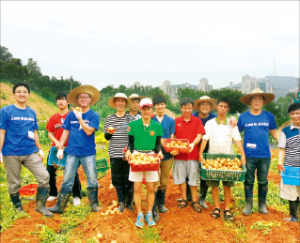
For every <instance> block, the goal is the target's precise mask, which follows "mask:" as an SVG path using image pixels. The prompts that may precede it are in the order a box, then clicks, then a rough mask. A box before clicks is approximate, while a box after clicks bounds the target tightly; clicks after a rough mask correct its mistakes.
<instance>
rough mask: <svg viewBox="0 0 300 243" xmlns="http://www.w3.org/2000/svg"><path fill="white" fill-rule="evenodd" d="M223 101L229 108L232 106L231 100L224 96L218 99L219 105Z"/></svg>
mask: <svg viewBox="0 0 300 243" xmlns="http://www.w3.org/2000/svg"><path fill="white" fill-rule="evenodd" d="M221 102H224V103H226V104H227V105H228V106H229V108H230V102H229V100H228V99H227V98H224V97H222V98H220V99H218V101H217V105H218V104H219V103H221Z"/></svg>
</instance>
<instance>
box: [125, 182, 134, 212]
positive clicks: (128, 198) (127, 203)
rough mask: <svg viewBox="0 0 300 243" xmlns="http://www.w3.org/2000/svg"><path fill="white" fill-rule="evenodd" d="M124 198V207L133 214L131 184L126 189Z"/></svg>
mask: <svg viewBox="0 0 300 243" xmlns="http://www.w3.org/2000/svg"><path fill="white" fill-rule="evenodd" d="M125 192H126V195H125V196H126V198H125V207H126V208H128V209H129V210H130V211H131V212H134V209H133V183H132V185H129V187H128V188H126V190H125Z"/></svg>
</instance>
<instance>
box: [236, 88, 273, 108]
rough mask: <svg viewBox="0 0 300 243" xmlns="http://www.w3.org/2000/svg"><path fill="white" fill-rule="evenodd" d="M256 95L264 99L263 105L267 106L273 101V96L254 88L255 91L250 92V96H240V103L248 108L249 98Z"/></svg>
mask: <svg viewBox="0 0 300 243" xmlns="http://www.w3.org/2000/svg"><path fill="white" fill-rule="evenodd" d="M256 95H259V96H262V97H263V98H264V105H266V104H269V103H270V102H272V101H273V100H274V99H275V95H274V94H272V93H264V91H263V90H261V89H260V88H256V89H254V90H252V91H251V93H250V94H247V95H244V96H242V97H241V98H240V102H241V103H243V104H245V105H247V106H250V103H251V98H252V97H253V96H256Z"/></svg>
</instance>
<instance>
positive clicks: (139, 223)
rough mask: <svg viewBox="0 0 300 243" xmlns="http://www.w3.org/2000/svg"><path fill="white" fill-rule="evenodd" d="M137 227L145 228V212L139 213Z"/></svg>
mask: <svg viewBox="0 0 300 243" xmlns="http://www.w3.org/2000/svg"><path fill="white" fill-rule="evenodd" d="M135 225H136V227H138V228H141V229H142V228H143V227H144V215H143V214H140V215H139V214H138V216H137V218H136V222H135Z"/></svg>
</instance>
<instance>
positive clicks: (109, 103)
mask: <svg viewBox="0 0 300 243" xmlns="http://www.w3.org/2000/svg"><path fill="white" fill-rule="evenodd" d="M116 98H123V99H125V100H126V101H127V104H126V107H130V106H131V100H130V99H129V98H127V95H126V94H124V93H116V94H115V96H114V97H111V98H110V99H109V100H108V105H109V106H110V107H112V108H116V104H115V99H116Z"/></svg>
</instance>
